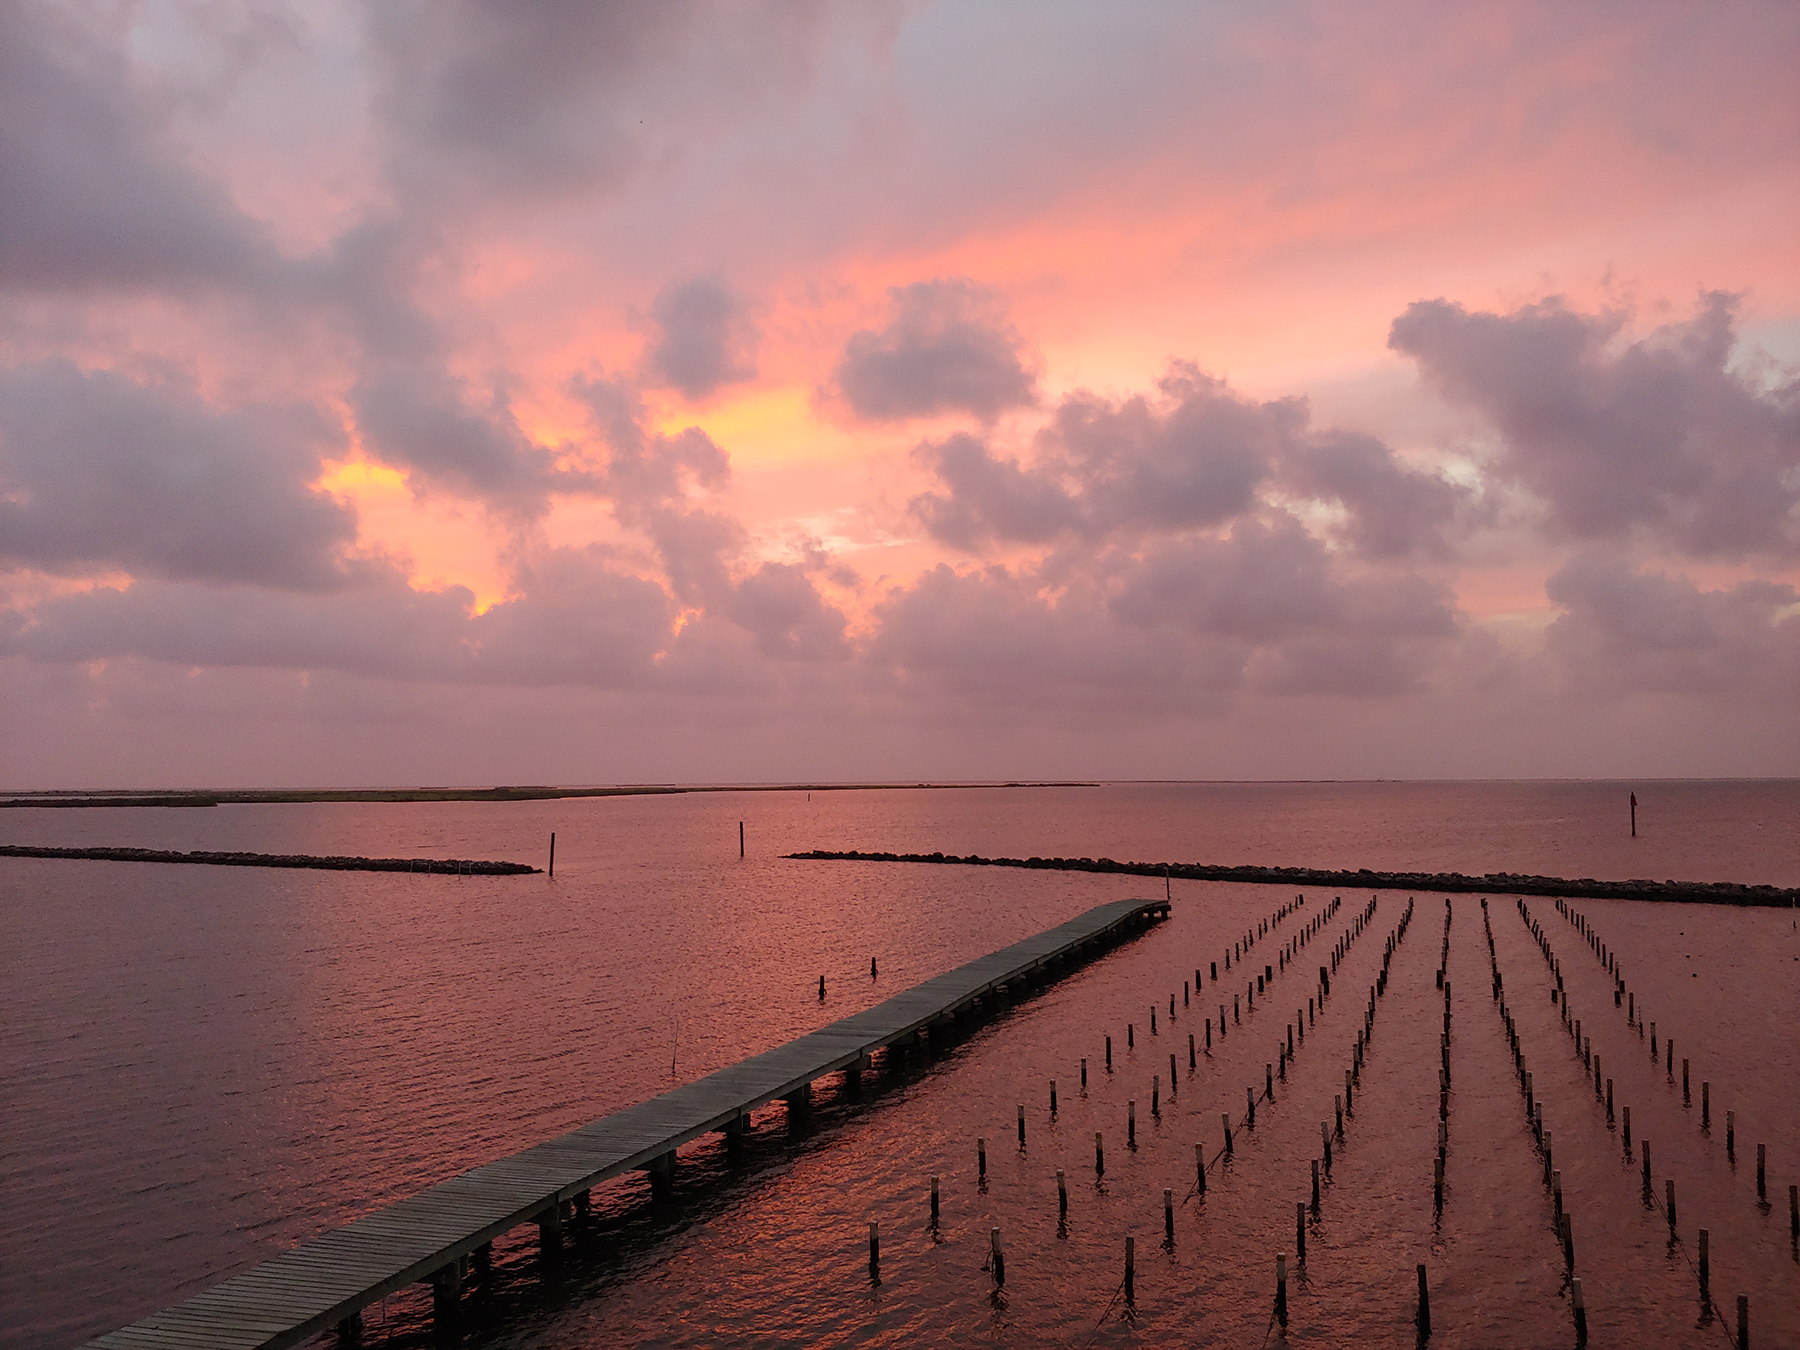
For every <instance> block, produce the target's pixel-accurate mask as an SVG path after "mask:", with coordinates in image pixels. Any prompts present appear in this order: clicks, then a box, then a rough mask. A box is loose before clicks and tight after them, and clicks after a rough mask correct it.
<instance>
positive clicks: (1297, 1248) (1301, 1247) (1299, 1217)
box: [1294, 1200, 1306, 1265]
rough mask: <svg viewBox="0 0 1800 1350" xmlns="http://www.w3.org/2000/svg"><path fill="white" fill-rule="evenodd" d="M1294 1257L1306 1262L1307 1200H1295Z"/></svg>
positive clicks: (1303, 1262) (1302, 1262)
mask: <svg viewBox="0 0 1800 1350" xmlns="http://www.w3.org/2000/svg"><path fill="white" fill-rule="evenodd" d="M1294 1259H1295V1260H1296V1261H1298V1262H1299V1263H1300V1264H1301V1265H1305V1264H1306V1201H1304V1200H1296V1201H1294Z"/></svg>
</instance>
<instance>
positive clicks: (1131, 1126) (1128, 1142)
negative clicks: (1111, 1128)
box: [1125, 1097, 1137, 1148]
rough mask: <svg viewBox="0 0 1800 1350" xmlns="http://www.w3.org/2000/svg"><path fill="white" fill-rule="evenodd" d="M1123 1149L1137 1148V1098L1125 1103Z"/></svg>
mask: <svg viewBox="0 0 1800 1350" xmlns="http://www.w3.org/2000/svg"><path fill="white" fill-rule="evenodd" d="M1125 1147H1126V1148H1136V1147H1137V1098H1136V1097H1133V1098H1131V1100H1129V1101H1127V1102H1126V1103H1125Z"/></svg>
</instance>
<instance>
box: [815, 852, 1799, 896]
mask: <svg viewBox="0 0 1800 1350" xmlns="http://www.w3.org/2000/svg"><path fill="white" fill-rule="evenodd" d="M787 856H788V857H790V858H799V859H817V860H822V861H832V862H909V863H956V864H957V865H959V866H962V867H1034V868H1041V869H1043V870H1045V871H1051V872H1116V873H1120V874H1122V875H1125V876H1135V877H1164V876H1166V877H1171V878H1175V879H1177V880H1183V881H1241V882H1250V883H1254V884H1259V885H1281V886H1338V887H1342V888H1344V889H1346V890H1348V889H1351V888H1352V887H1354V888H1358V889H1363V890H1382V891H1438V892H1443V891H1458V892H1472V891H1480V892H1482V893H1484V894H1490V895H1560V896H1568V897H1578V898H1582V899H1599V900H1675V901H1682V902H1686V903H1690V904H1691V903H1701V904H1711V905H1781V906H1787V905H1792V904H1795V903H1796V901H1800V889H1795V888H1792V887H1781V886H1745V885H1741V884H1739V883H1737V882H1732V881H1598V880H1595V879H1594V878H1593V877H1580V878H1575V879H1571V878H1567V877H1540V876H1531V875H1528V874H1525V873H1519V872H1489V873H1487V874H1486V875H1484V876H1478V877H1472V876H1465V875H1464V874H1463V873H1461V872H1371V871H1370V870H1369V869H1368V868H1366V867H1362V868H1357V869H1356V870H1355V871H1328V870H1324V869H1321V868H1313V867H1249V866H1241V867H1219V866H1212V865H1209V864H1205V863H1145V862H1115V861H1113V859H1111V858H983V857H979V856H977V855H976V854H973V853H971V854H968V855H967V856H965V857H958V856H957V855H956V854H954V853H856V852H834V851H832V850H829V849H813V850H811V851H810V852H807V853H790V854H788V855H787Z"/></svg>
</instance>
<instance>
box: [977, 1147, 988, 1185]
mask: <svg viewBox="0 0 1800 1350" xmlns="http://www.w3.org/2000/svg"><path fill="white" fill-rule="evenodd" d="M975 1179H976V1180H977V1181H986V1180H987V1139H986V1138H977V1139H976V1140H975Z"/></svg>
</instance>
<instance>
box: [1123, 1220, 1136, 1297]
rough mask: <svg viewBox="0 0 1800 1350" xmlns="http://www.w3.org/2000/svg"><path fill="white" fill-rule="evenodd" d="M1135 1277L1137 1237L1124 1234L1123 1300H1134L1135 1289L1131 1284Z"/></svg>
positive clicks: (1134, 1281) (1133, 1282)
mask: <svg viewBox="0 0 1800 1350" xmlns="http://www.w3.org/2000/svg"><path fill="white" fill-rule="evenodd" d="M1136 1278H1137V1239H1136V1238H1134V1237H1132V1235H1131V1234H1130V1233H1127V1234H1126V1235H1125V1301H1126V1302H1127V1303H1130V1302H1132V1301H1133V1300H1134V1298H1135V1295H1136V1291H1135V1290H1134V1289H1133V1285H1134V1284H1135V1283H1136Z"/></svg>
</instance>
